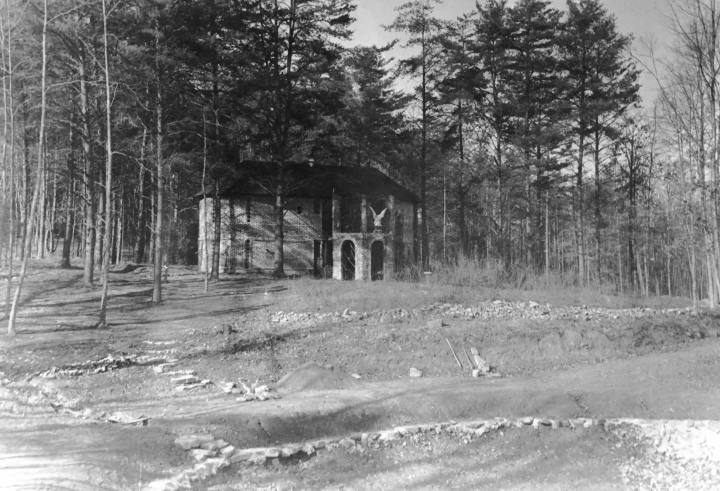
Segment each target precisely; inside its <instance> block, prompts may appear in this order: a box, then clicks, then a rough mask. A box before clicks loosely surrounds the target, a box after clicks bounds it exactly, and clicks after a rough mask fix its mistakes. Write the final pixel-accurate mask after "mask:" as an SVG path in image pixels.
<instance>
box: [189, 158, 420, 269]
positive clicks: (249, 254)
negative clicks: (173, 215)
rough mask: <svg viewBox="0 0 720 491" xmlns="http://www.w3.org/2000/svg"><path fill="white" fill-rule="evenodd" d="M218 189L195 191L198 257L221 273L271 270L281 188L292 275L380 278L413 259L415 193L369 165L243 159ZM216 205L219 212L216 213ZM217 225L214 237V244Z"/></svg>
mask: <svg viewBox="0 0 720 491" xmlns="http://www.w3.org/2000/svg"><path fill="white" fill-rule="evenodd" d="M238 174H239V176H238V177H237V178H236V179H234V180H233V181H232V182H230V183H228V185H226V186H224V187H223V188H222V189H220V190H219V191H218V193H217V199H218V202H219V203H218V205H219V206H216V203H215V199H216V197H215V191H214V190H208V191H207V192H206V193H205V195H204V196H199V207H198V208H199V224H200V227H199V238H198V242H199V243H198V264H199V265H200V270H201V271H205V270H206V268H207V267H208V262H210V263H212V257H213V253H214V251H215V250H217V253H218V254H219V268H220V272H221V273H240V272H243V271H257V272H271V271H272V270H273V266H274V259H275V228H276V221H277V220H276V216H277V215H276V212H275V194H274V193H273V192H271V190H276V189H277V186H278V183H279V182H282V185H283V195H284V220H283V229H284V248H283V251H284V269H285V272H286V273H288V274H292V275H314V276H320V277H326V278H330V277H332V278H335V279H338V280H381V279H384V278H386V277H389V276H391V275H392V274H393V273H395V272H398V271H400V270H402V269H403V268H405V267H406V266H408V265H410V264H413V263H414V259H415V250H416V237H417V230H418V222H417V217H418V207H417V198H416V197H415V195H414V194H413V193H411V192H410V191H408V190H407V189H406V188H404V187H402V186H401V185H399V184H398V183H396V182H395V181H393V180H392V179H390V178H389V177H388V176H386V175H385V174H383V173H381V172H380V171H378V170H376V169H371V168H349V167H332V166H317V165H311V164H307V163H304V164H301V163H293V164H286V165H285V166H283V169H282V175H281V177H279V176H280V174H279V173H278V166H277V165H276V164H273V163H268V162H244V163H243V164H241V165H240V170H239V173H238ZM218 210H219V214H218V216H217V217H216V216H215V212H216V211H218ZM216 227H219V242H218V243H217V246H216V239H217V238H218V236H217V235H216Z"/></svg>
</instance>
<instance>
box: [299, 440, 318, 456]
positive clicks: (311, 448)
mask: <svg viewBox="0 0 720 491" xmlns="http://www.w3.org/2000/svg"><path fill="white" fill-rule="evenodd" d="M315 450H316V449H315V447H314V446H313V445H310V444H309V443H306V444H305V445H303V447H302V451H303V452H304V453H305V455H307V456H308V457H309V456H310V455H313V454H314V453H315Z"/></svg>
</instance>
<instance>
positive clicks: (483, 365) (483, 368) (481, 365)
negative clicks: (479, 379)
mask: <svg viewBox="0 0 720 491" xmlns="http://www.w3.org/2000/svg"><path fill="white" fill-rule="evenodd" d="M470 354H471V355H472V362H473V364H474V365H475V369H476V370H477V371H478V373H482V374H486V373H490V370H491V368H490V364H489V363H488V362H487V361H485V359H484V358H483V357H481V356H480V352H479V351H478V349H477V348H476V347H474V346H473V347H472V348H470Z"/></svg>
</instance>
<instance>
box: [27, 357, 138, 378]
mask: <svg viewBox="0 0 720 491" xmlns="http://www.w3.org/2000/svg"><path fill="white" fill-rule="evenodd" d="M137 363H138V361H137V357H134V356H125V355H119V356H113V355H108V356H106V357H105V358H101V359H99V360H88V361H85V362H82V363H74V364H70V365H63V366H61V367H52V368H49V369H48V370H45V371H42V372H39V373H36V374H34V375H31V376H30V377H29V378H34V377H42V378H59V377H79V376H81V375H91V374H96V373H104V372H109V371H112V370H118V369H120V368H126V367H130V366H133V365H137Z"/></svg>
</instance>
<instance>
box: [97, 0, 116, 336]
mask: <svg viewBox="0 0 720 491" xmlns="http://www.w3.org/2000/svg"><path fill="white" fill-rule="evenodd" d="M102 17H103V54H104V62H105V63H104V69H105V129H106V136H105V152H106V160H105V235H104V239H105V241H104V246H103V265H102V297H101V299H100V320H99V322H98V327H100V328H105V327H107V296H108V283H109V281H110V254H111V253H112V250H111V243H112V242H111V240H112V229H113V227H112V156H113V154H112V126H111V123H112V117H111V116H112V115H111V112H110V109H111V104H110V64H109V62H108V32H107V19H108V12H107V5H106V2H105V0H102Z"/></svg>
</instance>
